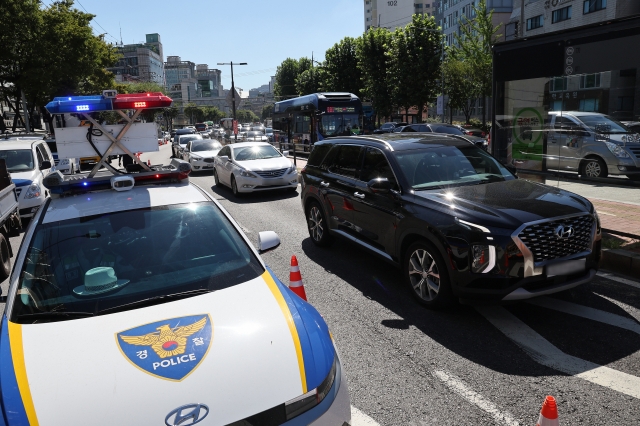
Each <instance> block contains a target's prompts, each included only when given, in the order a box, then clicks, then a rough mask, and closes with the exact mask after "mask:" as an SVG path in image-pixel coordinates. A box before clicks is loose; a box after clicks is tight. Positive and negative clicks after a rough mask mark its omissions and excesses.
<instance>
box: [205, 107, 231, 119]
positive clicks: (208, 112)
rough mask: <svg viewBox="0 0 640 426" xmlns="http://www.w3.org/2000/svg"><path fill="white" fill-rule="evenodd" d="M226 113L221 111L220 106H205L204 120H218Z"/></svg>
mask: <svg viewBox="0 0 640 426" xmlns="http://www.w3.org/2000/svg"><path fill="white" fill-rule="evenodd" d="M225 115H226V114H225V113H224V112H222V111H220V109H219V108H218V107H215V106H206V107H204V121H213V122H217V121H220V119H222V118H224V117H225Z"/></svg>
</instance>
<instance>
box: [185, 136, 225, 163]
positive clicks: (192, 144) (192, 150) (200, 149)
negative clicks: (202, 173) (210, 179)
mask: <svg viewBox="0 0 640 426" xmlns="http://www.w3.org/2000/svg"><path fill="white" fill-rule="evenodd" d="M221 149H222V145H221V144H220V142H218V141H217V140H215V139H213V140H211V139H207V140H192V141H189V142H187V145H186V147H185V149H184V151H183V152H182V159H183V160H185V161H187V162H189V164H191V167H192V168H193V170H194V171H195V170H213V162H214V158H215V156H216V155H218V152H219V151H220V150H221Z"/></svg>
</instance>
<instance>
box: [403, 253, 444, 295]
mask: <svg viewBox="0 0 640 426" xmlns="http://www.w3.org/2000/svg"><path fill="white" fill-rule="evenodd" d="M403 270H404V275H405V281H406V282H407V284H408V285H409V286H410V287H411V292H412V294H413V295H414V296H415V298H416V299H417V300H418V301H419V302H420V303H421V304H423V305H425V306H427V307H430V308H437V307H442V306H447V305H450V304H451V302H452V301H453V294H452V291H451V283H450V281H449V273H448V271H447V268H446V265H445V263H444V261H443V260H442V258H441V257H440V254H439V253H438V251H437V250H436V248H435V247H434V246H433V245H431V244H430V243H428V242H426V241H418V242H415V243H413V244H411V246H410V247H409V248H408V249H407V251H406V252H405V256H404V262H403Z"/></svg>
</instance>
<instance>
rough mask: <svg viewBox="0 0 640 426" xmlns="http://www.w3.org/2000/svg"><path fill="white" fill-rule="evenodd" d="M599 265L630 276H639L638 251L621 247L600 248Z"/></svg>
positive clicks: (639, 261)
mask: <svg viewBox="0 0 640 426" xmlns="http://www.w3.org/2000/svg"><path fill="white" fill-rule="evenodd" d="M600 267H601V268H602V269H608V270H609V271H615V272H617V273H620V274H624V275H628V276H630V277H638V276H640V253H634V252H631V251H627V250H621V249H602V259H601V260H600Z"/></svg>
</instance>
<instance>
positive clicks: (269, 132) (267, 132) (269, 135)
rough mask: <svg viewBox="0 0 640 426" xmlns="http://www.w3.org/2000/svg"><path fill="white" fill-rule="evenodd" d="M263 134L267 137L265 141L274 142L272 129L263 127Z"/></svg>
mask: <svg viewBox="0 0 640 426" xmlns="http://www.w3.org/2000/svg"><path fill="white" fill-rule="evenodd" d="M264 134H265V135H266V136H267V139H268V140H269V142H273V141H274V136H273V128H271V127H265V129H264Z"/></svg>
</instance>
